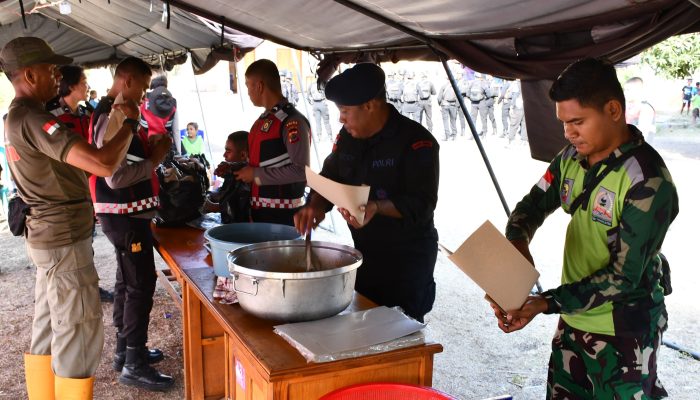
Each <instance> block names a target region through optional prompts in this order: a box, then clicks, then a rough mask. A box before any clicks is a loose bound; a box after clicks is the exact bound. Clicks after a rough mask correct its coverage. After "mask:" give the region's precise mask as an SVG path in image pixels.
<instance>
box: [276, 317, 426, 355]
mask: <svg viewBox="0 0 700 400" xmlns="http://www.w3.org/2000/svg"><path fill="white" fill-rule="evenodd" d="M423 328H425V324H422V323H420V322H418V321H416V320H414V319H411V318H409V317H407V316H406V315H405V314H404V313H402V312H401V311H399V310H396V309H394V308H388V307H384V306H380V307H375V308H370V309H369V310H364V311H356V312H353V313H349V314H344V315H336V316H334V317H330V318H325V319H321V320H318V321H311V322H297V323H292V324H284V325H277V326H275V330H276V331H279V332H283V333H284V334H285V335H287V336H288V337H289V338H291V339H292V340H294V341H295V342H296V343H297V344H299V345H301V346H302V347H303V348H304V349H305V350H307V351H308V352H310V353H313V354H316V355H319V354H332V353H338V352H342V351H349V350H353V349H360V348H363V347H367V346H372V345H376V344H379V343H384V342H388V341H390V340H394V339H397V338H400V337H403V336H406V335H410V334H411V333H414V332H418V331H419V330H421V329H423ZM295 347H296V345H295Z"/></svg>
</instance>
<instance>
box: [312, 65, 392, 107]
mask: <svg viewBox="0 0 700 400" xmlns="http://www.w3.org/2000/svg"><path fill="white" fill-rule="evenodd" d="M383 90H384V71H382V69H381V68H379V66H378V65H376V64H372V63H361V64H356V65H355V66H354V67H352V68H349V69H346V70H345V71H344V72H343V73H341V74H340V75H337V76H335V77H334V78H333V79H331V80H330V81H329V82H328V85H326V98H327V99H328V100H330V101H332V102H334V103H336V104H337V105H339V106H357V105H360V104H363V103H366V102H368V101H370V100H372V99H374V98H375V97H377V95H379V94H380V93H381V92H382V91H383Z"/></svg>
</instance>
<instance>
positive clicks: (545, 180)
mask: <svg viewBox="0 0 700 400" xmlns="http://www.w3.org/2000/svg"><path fill="white" fill-rule="evenodd" d="M553 180H554V174H552V172H551V171H550V170H549V169H548V170H547V172H545V174H544V176H543V177H542V178H540V181H539V182H537V187H538V188H540V189H542V191H543V192H546V191H547V189H549V187H550V186H551V185H552V181H553Z"/></svg>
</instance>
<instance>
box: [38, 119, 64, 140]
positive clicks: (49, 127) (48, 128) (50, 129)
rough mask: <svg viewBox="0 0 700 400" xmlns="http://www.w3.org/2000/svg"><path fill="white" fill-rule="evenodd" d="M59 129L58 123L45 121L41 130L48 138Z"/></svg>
mask: <svg viewBox="0 0 700 400" xmlns="http://www.w3.org/2000/svg"><path fill="white" fill-rule="evenodd" d="M59 127H60V125H59V124H58V122H57V121H56V120H53V119H52V120H49V121H46V123H45V124H44V125H43V126H42V127H41V129H42V130H43V131H44V132H46V133H47V134H48V135H49V136H51V135H53V134H54V132H56V130H58V128H59Z"/></svg>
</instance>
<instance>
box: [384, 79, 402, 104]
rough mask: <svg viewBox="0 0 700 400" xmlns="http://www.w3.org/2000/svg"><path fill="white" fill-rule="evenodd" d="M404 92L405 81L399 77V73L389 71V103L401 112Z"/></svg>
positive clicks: (387, 90) (387, 97) (387, 95)
mask: <svg viewBox="0 0 700 400" xmlns="http://www.w3.org/2000/svg"><path fill="white" fill-rule="evenodd" d="M402 93H403V82H402V81H401V79H399V74H397V73H395V72H390V73H389V79H387V80H386V99H387V102H388V103H389V104H391V105H392V106H394V108H396V109H397V110H399V112H401V108H402V103H401V94H402Z"/></svg>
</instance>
